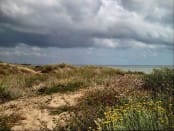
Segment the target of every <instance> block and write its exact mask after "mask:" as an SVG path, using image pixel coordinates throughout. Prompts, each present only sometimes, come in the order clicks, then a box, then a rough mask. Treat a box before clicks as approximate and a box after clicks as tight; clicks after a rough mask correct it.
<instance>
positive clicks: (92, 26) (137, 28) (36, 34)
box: [0, 0, 174, 49]
mask: <svg viewBox="0 0 174 131" xmlns="http://www.w3.org/2000/svg"><path fill="white" fill-rule="evenodd" d="M172 2H173V0H167V1H159V0H146V1H142V0H95V1H94V0H75V1H72V0H22V1H21V0H1V1H0V46H1V47H12V46H16V45H18V44H19V43H25V44H27V45H29V46H38V47H60V48H70V47H108V48H128V47H141V48H142V47H143V48H168V49H172V46H173V44H174V40H173V33H174V31H173V15H174V14H173V3H172Z"/></svg>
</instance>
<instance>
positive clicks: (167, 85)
mask: <svg viewBox="0 0 174 131" xmlns="http://www.w3.org/2000/svg"><path fill="white" fill-rule="evenodd" d="M173 101H174V69H168V68H162V69H154V70H153V71H152V73H150V74H146V73H143V72H136V71H135V72H132V71H122V70H120V69H113V68H109V67H102V66H73V65H68V64H64V63H63V64H57V65H42V66H33V65H18V64H9V63H2V62H1V63H0V131H1V130H2V131H3V130H45V131H46V130H55V131H59V130H62V131H69V130H70V131H71V130H72V131H74V130H79V131H85V130H86V131H87V130H88V131H98V130H99V131H111V130H113V131H115V130H174V105H173V104H174V103H173ZM56 102H57V103H56ZM35 112H36V115H33V114H34V113H35ZM38 112H39V114H40V115H38ZM43 112H44V113H43ZM32 121H34V122H35V123H32Z"/></svg>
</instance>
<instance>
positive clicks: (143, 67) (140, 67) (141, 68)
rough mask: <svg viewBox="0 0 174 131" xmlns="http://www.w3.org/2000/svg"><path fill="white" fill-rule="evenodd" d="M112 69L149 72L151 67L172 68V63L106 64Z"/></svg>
mask: <svg viewBox="0 0 174 131" xmlns="http://www.w3.org/2000/svg"><path fill="white" fill-rule="evenodd" d="M107 67H111V68H114V69H120V70H123V71H140V72H144V73H147V74H149V73H151V72H152V71H153V69H161V68H169V69H174V66H173V65H108V66H107Z"/></svg>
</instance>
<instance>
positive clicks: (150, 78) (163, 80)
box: [144, 68, 174, 95]
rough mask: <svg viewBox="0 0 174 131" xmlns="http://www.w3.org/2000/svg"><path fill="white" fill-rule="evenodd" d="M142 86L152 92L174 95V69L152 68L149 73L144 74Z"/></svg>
mask: <svg viewBox="0 0 174 131" xmlns="http://www.w3.org/2000/svg"><path fill="white" fill-rule="evenodd" d="M144 87H145V88H146V89H150V90H152V91H154V92H163V93H171V94H173V95H174V69H168V68H163V69H154V70H153V72H152V73H151V74H146V75H144Z"/></svg>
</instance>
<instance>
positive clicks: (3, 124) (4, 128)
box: [0, 116, 11, 131]
mask: <svg viewBox="0 0 174 131" xmlns="http://www.w3.org/2000/svg"><path fill="white" fill-rule="evenodd" d="M7 119H8V118H7V117H2V116H0V131H10V130H11V129H10V127H9V126H8V124H7Z"/></svg>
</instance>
